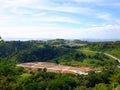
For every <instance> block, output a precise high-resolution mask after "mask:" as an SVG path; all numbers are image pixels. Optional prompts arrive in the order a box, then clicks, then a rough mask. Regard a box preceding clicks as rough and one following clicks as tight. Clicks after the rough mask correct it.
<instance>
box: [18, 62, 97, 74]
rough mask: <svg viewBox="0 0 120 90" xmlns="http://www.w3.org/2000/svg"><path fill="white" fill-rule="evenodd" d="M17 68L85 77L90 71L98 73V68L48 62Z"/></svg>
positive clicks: (21, 65)
mask: <svg viewBox="0 0 120 90" xmlns="http://www.w3.org/2000/svg"><path fill="white" fill-rule="evenodd" d="M17 66H19V67H24V68H25V69H26V70H33V71H38V70H43V69H44V68H46V69H47V72H56V73H72V74H84V75H87V74H88V72H89V71H98V69H97V68H91V67H72V66H65V65H59V64H55V63H48V62H30V63H22V64H17Z"/></svg>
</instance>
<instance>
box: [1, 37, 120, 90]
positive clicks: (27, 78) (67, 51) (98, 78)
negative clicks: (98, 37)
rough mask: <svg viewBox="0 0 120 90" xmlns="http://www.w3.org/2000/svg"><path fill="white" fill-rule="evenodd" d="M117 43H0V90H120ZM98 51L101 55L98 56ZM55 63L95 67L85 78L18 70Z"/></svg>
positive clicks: (74, 41) (55, 41) (75, 41)
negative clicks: (28, 65)
mask: <svg viewBox="0 0 120 90" xmlns="http://www.w3.org/2000/svg"><path fill="white" fill-rule="evenodd" d="M119 50H120V42H119V41H117V42H86V41H80V40H72V41H69V40H64V39H56V40H48V41H39V40H38V41H32V40H31V41H4V40H1V41H0V90H120V69H119V68H118V67H117V65H118V64H119V62H118V61H117V60H115V59H113V58H111V57H108V56H106V55H105V54H104V53H105V52H106V53H109V54H112V55H115V56H116V57H118V58H120V56H119V55H120V52H119ZM98 52H101V53H98ZM36 61H37V62H38V61H42V62H54V63H57V64H64V65H69V66H77V67H81V66H89V67H97V68H99V69H100V70H101V71H100V72H95V71H91V72H88V75H77V74H76V75H74V74H62V73H52V72H46V70H43V71H42V70H39V71H38V72H36V73H34V72H32V71H30V72H29V71H26V70H25V69H23V68H20V67H17V66H16V64H18V63H23V62H36Z"/></svg>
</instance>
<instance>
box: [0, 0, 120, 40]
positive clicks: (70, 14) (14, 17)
mask: <svg viewBox="0 0 120 90" xmlns="http://www.w3.org/2000/svg"><path fill="white" fill-rule="evenodd" d="M0 36H1V37H2V38H3V39H25V38H29V39H56V38H63V39H120V0H0Z"/></svg>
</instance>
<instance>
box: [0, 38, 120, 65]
mask: <svg viewBox="0 0 120 90" xmlns="http://www.w3.org/2000/svg"><path fill="white" fill-rule="evenodd" d="M88 49H89V50H95V51H104V52H110V53H112V54H113V55H114V54H115V56H117V55H120V54H119V51H117V50H118V49H120V42H98V43H94V42H87V41H81V40H64V39H55V40H48V41H41V40H37V41H32V40H31V41H3V40H2V41H0V57H1V58H5V59H9V60H12V61H16V62H35V61H42V62H46V61H47V62H54V63H59V64H65V65H72V66H91V67H102V66H111V65H116V64H117V61H115V60H113V59H112V58H110V57H106V56H105V55H104V54H102V53H101V54H98V53H89V52H85V50H88ZM114 51H115V52H114ZM116 52H117V53H116Z"/></svg>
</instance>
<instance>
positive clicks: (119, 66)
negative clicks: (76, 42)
mask: <svg viewBox="0 0 120 90" xmlns="http://www.w3.org/2000/svg"><path fill="white" fill-rule="evenodd" d="M83 51H88V52H93V53H103V52H99V51H92V50H83ZM103 54H104V55H106V56H108V57H110V58H112V59H114V60H117V61H118V62H119V65H118V66H117V67H118V68H120V59H119V58H117V57H115V56H113V55H111V54H108V53H103Z"/></svg>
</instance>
